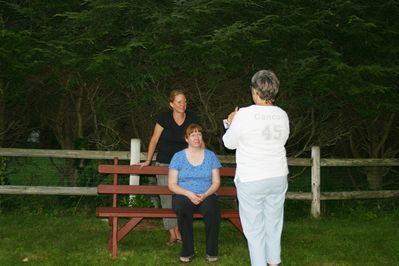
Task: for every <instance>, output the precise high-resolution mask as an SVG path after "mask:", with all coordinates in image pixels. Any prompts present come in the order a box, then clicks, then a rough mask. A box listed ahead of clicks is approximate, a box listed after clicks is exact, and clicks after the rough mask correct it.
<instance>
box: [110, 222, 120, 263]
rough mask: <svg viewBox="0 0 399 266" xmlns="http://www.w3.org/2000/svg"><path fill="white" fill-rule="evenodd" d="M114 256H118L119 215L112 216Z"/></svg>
mask: <svg viewBox="0 0 399 266" xmlns="http://www.w3.org/2000/svg"><path fill="white" fill-rule="evenodd" d="M111 246H112V258H113V259H115V258H116V257H117V256H118V217H112V237H111Z"/></svg>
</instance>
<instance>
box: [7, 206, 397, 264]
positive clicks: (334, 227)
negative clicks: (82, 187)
mask: <svg viewBox="0 0 399 266" xmlns="http://www.w3.org/2000/svg"><path fill="white" fill-rule="evenodd" d="M0 225H1V226H0V265H178V264H179V262H178V255H179V246H174V247H168V246H166V245H165V242H166V240H167V239H166V238H167V233H166V232H165V231H164V230H162V228H161V226H160V223H159V220H146V221H144V223H143V224H142V225H141V226H140V227H139V228H138V229H136V230H135V231H134V232H131V233H130V234H129V235H128V236H127V237H126V238H125V239H123V240H122V241H121V243H120V249H119V257H118V259H116V260H112V259H111V255H110V252H109V251H108V249H107V245H106V238H107V235H108V234H109V232H110V230H109V226H108V224H107V223H106V222H105V221H103V220H100V219H98V218H95V217H94V214H93V215H70V216H69V215H59V216H56V215H48V214H47V215H38V214H18V213H10V214H4V213H3V214H0ZM195 236H196V239H195V241H196V252H197V257H196V258H195V260H194V261H193V262H192V263H191V264H190V265H208V263H206V262H205V259H204V256H205V253H204V226H203V223H202V222H201V221H199V220H196V222H195ZM398 236H399V219H398V217H395V216H386V217H384V216H381V217H372V218H369V219H362V218H361V219H356V218H353V217H352V218H334V217H331V218H323V219H320V220H314V219H311V218H298V219H297V220H295V219H292V218H290V219H288V220H287V221H286V222H285V228H284V232H283V244H282V245H283V254H282V256H283V262H284V265H315V266H321V265H329V266H330V265H399V241H398ZM219 248H220V260H219V262H217V263H215V264H214V265H249V257H248V252H247V246H246V242H245V239H244V238H243V236H241V235H240V233H239V232H238V231H237V230H236V229H235V228H234V227H233V226H232V225H231V224H229V223H228V222H227V221H223V223H222V227H221V236H220V245H219Z"/></svg>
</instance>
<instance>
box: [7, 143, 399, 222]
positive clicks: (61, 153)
mask: <svg viewBox="0 0 399 266" xmlns="http://www.w3.org/2000/svg"><path fill="white" fill-rule="evenodd" d="M138 152H139V153H140V155H139V156H138V154H136V157H137V158H139V159H140V160H145V159H146V158H147V157H146V153H144V152H140V151H138ZM131 154H132V152H131V151H89V150H41V149H15V148H0V157H51V158H66V159H68V158H69V159H92V160H100V159H110V160H112V159H113V158H115V157H118V158H119V160H131V157H132V156H131ZM218 158H219V160H220V161H221V163H222V164H234V163H235V158H234V156H229V155H227V156H226V155H220V156H218ZM288 165H289V166H305V167H306V166H307V167H311V192H288V193H287V199H291V200H307V201H311V210H310V212H311V215H312V216H313V217H320V202H321V201H322V200H342V199H369V198H392V197H399V190H382V191H343V192H320V181H321V176H320V168H321V167H331V166H346V167H348V166H358V167H366V166H386V167H393V166H399V159H395V158H393V159H349V158H347V159H330V158H320V148H319V147H312V152H311V158H288ZM0 194H34V195H83V196H96V195H97V190H96V187H54V186H51V187H50V186H12V185H2V186H0Z"/></svg>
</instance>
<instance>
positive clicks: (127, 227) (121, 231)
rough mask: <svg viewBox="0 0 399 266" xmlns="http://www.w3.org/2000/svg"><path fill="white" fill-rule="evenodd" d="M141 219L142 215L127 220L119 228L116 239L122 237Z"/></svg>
mask: <svg viewBox="0 0 399 266" xmlns="http://www.w3.org/2000/svg"><path fill="white" fill-rule="evenodd" d="M141 220H143V218H142V217H140V218H132V219H130V221H129V222H127V223H126V224H125V225H124V226H123V227H122V228H121V229H119V231H118V241H120V240H121V239H122V238H124V237H125V236H126V235H127V234H128V233H129V232H130V231H131V230H132V229H133V228H135V227H136V225H137V224H138V223H139V222H141Z"/></svg>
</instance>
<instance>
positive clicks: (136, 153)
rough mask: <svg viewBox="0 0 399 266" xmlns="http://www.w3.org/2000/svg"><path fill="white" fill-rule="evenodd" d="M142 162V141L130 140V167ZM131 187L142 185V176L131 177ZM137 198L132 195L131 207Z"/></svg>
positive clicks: (130, 199) (130, 198)
mask: <svg viewBox="0 0 399 266" xmlns="http://www.w3.org/2000/svg"><path fill="white" fill-rule="evenodd" d="M139 162H140V139H131V140H130V165H132V164H136V163H139ZM129 185H140V176H138V175H130V176H129ZM134 200H135V197H134V195H131V196H130V197H129V205H132V204H133V203H134Z"/></svg>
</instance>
